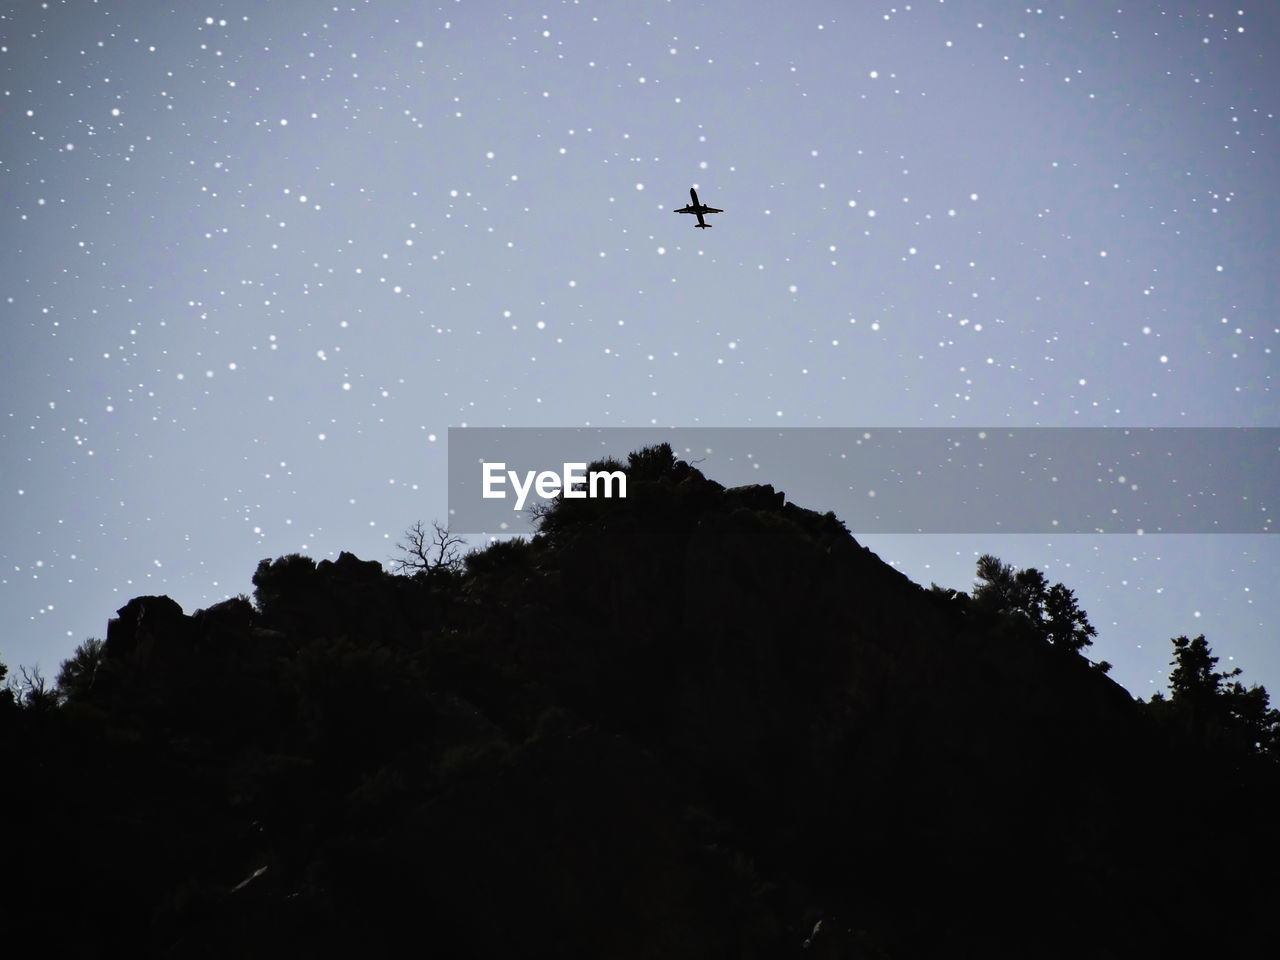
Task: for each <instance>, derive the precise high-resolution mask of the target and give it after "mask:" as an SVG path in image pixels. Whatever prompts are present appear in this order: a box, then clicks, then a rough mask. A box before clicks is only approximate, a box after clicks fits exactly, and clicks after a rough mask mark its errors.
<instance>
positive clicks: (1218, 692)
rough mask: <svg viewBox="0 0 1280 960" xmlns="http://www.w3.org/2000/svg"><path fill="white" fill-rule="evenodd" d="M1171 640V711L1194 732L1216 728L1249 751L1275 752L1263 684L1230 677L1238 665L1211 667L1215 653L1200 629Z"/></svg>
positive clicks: (1277, 730) (1279, 753)
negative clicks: (1194, 634)
mask: <svg viewBox="0 0 1280 960" xmlns="http://www.w3.org/2000/svg"><path fill="white" fill-rule="evenodd" d="M1172 642H1173V659H1172V660H1170V661H1169V665H1170V666H1171V667H1173V670H1171V671H1170V672H1169V700H1168V703H1169V705H1170V706H1171V707H1172V709H1173V710H1174V711H1175V713H1176V714H1180V715H1182V716H1184V717H1185V718H1186V722H1187V723H1188V725H1189V726H1190V727H1191V729H1193V730H1195V731H1197V732H1201V733H1219V734H1221V735H1223V736H1225V737H1227V738H1229V739H1231V740H1235V741H1236V742H1237V743H1239V744H1240V745H1242V746H1243V747H1244V749H1246V750H1248V751H1250V752H1259V753H1264V754H1268V755H1270V756H1272V757H1280V710H1275V709H1272V708H1271V706H1270V703H1271V698H1270V696H1269V695H1268V694H1267V690H1266V687H1263V686H1260V685H1254V686H1252V687H1249V688H1246V687H1245V685H1244V684H1243V683H1241V682H1240V681H1239V680H1236V679H1235V678H1236V677H1238V676H1239V675H1240V673H1241V672H1242V671H1241V669H1240V668H1239V667H1236V668H1235V669H1234V670H1228V671H1227V672H1225V673H1222V672H1219V671H1217V670H1215V669H1214V666H1215V665H1216V664H1217V663H1218V658H1217V657H1215V656H1214V655H1213V651H1212V650H1211V649H1210V647H1209V642H1208V641H1207V640H1205V638H1204V634H1200V636H1198V637H1196V638H1195V639H1194V640H1188V639H1187V638H1186V637H1185V636H1182V637H1174V638H1173V641H1172ZM1228 681H1230V682H1228ZM1157 696H1159V695H1157ZM1152 699H1153V700H1155V699H1156V698H1154V697H1153V698H1152ZM1159 699H1160V700H1163V699H1164V698H1163V697H1159Z"/></svg>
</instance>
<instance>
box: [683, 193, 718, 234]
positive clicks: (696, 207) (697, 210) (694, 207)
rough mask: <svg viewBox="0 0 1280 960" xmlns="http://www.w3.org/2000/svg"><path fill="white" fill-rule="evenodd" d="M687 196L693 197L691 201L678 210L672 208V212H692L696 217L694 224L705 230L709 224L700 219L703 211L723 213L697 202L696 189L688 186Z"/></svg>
mask: <svg viewBox="0 0 1280 960" xmlns="http://www.w3.org/2000/svg"><path fill="white" fill-rule="evenodd" d="M689 196H691V197H693V203H691V204H689V205H688V206H684V207H681V208H680V209H679V210H673V211H672V212H673V213H692V214H694V215H695V216H696V217H697V218H698V222H697V223H695V224H694V226H695V227H699V228H701V229H703V230H705V229H706V228H707V227H709V226H711V224H709V223H707V222H706V221H705V220H703V219H702V215H703V214H704V213H724V211H723V210H717V209H716V208H715V207H708V206H706V205H705V204H701V203H699V202H698V191H697V190H695V189H693V187H690V188H689Z"/></svg>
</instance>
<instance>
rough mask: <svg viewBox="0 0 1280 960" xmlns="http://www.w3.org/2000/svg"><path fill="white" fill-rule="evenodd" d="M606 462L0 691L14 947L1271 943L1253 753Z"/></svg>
mask: <svg viewBox="0 0 1280 960" xmlns="http://www.w3.org/2000/svg"><path fill="white" fill-rule="evenodd" d="M600 466H608V467H610V468H619V469H625V470H627V472H628V481H629V483H628V493H629V496H628V498H627V499H626V500H612V501H604V500H601V501H593V500H572V501H570V500H564V501H560V502H558V503H557V504H556V506H555V507H554V508H553V509H551V510H550V511H548V512H547V513H546V514H545V515H544V516H543V518H542V521H541V527H540V533H539V534H538V536H536V537H534V538H533V539H531V540H513V541H508V542H503V543H497V544H493V545H492V546H490V547H489V548H488V549H487V550H484V551H483V552H477V553H473V554H471V555H470V556H468V557H467V558H466V561H465V564H453V563H447V562H443V561H442V562H440V563H438V564H436V565H434V566H431V565H426V566H425V567H424V569H422V570H420V571H419V572H418V573H417V574H416V575H413V576H393V575H391V574H388V573H386V572H384V570H383V568H382V565H381V564H380V563H378V562H375V561H361V560H359V559H357V558H356V557H354V556H352V555H351V554H347V553H344V554H342V555H341V556H339V558H338V559H337V560H336V561H329V560H324V561H321V562H319V563H316V562H314V561H313V560H311V559H310V558H307V557H302V556H297V555H294V556H290V557H283V558H279V559H276V560H274V561H271V560H264V561H263V562H262V563H261V564H260V565H259V567H258V569H257V572H256V573H255V575H254V585H255V597H254V601H253V602H250V600H249V599H248V598H247V597H239V598H235V599H231V600H227V601H225V602H223V603H219V604H216V605H214V606H212V607H209V608H208V609H205V610H201V611H196V612H195V613H193V614H192V615H189V616H188V615H186V614H184V612H183V611H182V610H181V608H180V607H179V606H178V605H177V604H176V603H174V602H173V601H172V600H170V599H169V598H167V597H138V598H136V599H134V600H131V601H130V602H129V603H128V604H126V605H125V606H124V607H122V608H121V609H120V610H119V611H118V612H117V616H116V618H115V619H112V620H111V621H110V623H109V624H108V628H107V636H106V639H105V643H101V644H96V645H94V644H89V645H87V646H86V647H85V648H82V650H81V651H80V652H79V653H78V655H77V658H76V659H73V660H72V661H68V664H67V665H65V666H64V669H63V675H62V676H61V677H60V682H59V686H58V689H57V691H56V693H55V692H51V691H45V692H43V693H42V694H41V695H39V696H28V697H27V698H26V703H25V707H24V708H22V709H19V708H18V706H16V705H15V704H13V703H7V704H0V707H3V709H0V757H2V758H3V759H4V760H5V761H6V763H5V770H6V771H7V773H8V777H7V785H6V788H5V794H6V805H7V806H8V807H9V811H8V813H7V816H6V818H5V819H6V823H7V825H8V827H9V830H8V833H9V843H8V844H7V852H8V856H7V857H6V865H5V868H4V871H3V873H4V878H5V879H4V889H3V891H0V892H3V894H4V900H3V903H5V904H6V906H7V908H8V909H9V910H11V911H12V912H11V914H10V916H11V917H12V918H15V920H13V921H11V922H10V923H9V924H6V931H7V933H6V936H8V935H9V932H12V933H13V936H14V937H26V936H30V937H31V938H32V939H33V940H35V941H37V942H39V943H40V944H41V945H42V946H43V947H44V948H45V949H50V948H52V949H53V950H54V952H55V954H58V955H61V954H65V955H74V956H83V957H99V956H100V957H114V956H118V955H122V954H124V953H125V952H128V953H130V954H132V955H144V956H180V957H192V956H235V957H252V956H275V955H280V954H282V953H286V952H287V953H289V954H298V953H301V952H302V951H304V950H309V951H313V952H318V953H320V954H321V955H330V954H337V953H340V952H341V953H346V954H348V955H352V954H356V955H380V954H388V953H391V952H392V951H399V950H401V949H403V947H404V945H405V944H412V945H413V947H414V949H415V950H416V951H419V952H421V953H423V954H425V955H434V956H441V957H451V958H490V957H504V958H506V957H544V956H545V957H593V958H595V957H610V958H641V957H663V958H685V957H687V958H690V960H694V958H698V960H703V958H721V957H723V958H735V960H737V958H743V960H745V958H766V957H768V958H772V957H791V956H794V957H822V958H834V957H840V958H911V957H925V956H937V955H944V954H945V955H947V956H953V957H967V956H973V957H979V956H981V957H1002V956H1010V957H1012V956H1018V957H1064V958H1065V957H1072V958H1079V957H1099V958H1102V957H1117V958H1118V957H1130V956H1146V955H1156V954H1157V953H1159V952H1164V951H1173V950H1174V949H1177V950H1179V951H1187V950H1191V951H1200V952H1205V953H1209V952H1212V954H1213V955H1215V956H1247V955H1252V954H1255V953H1259V952H1261V951H1262V949H1263V946H1264V944H1270V943H1271V942H1272V941H1271V926H1270V922H1269V921H1268V919H1267V918H1268V916H1269V912H1270V910H1271V909H1272V908H1273V907H1274V904H1275V903H1276V902H1277V894H1280V883H1278V882H1277V879H1276V875H1275V864H1276V863H1277V853H1278V852H1280V826H1278V825H1277V821H1276V818H1275V817H1274V809H1275V801H1276V797H1277V786H1280V776H1278V774H1277V764H1276V763H1275V761H1274V758H1273V757H1272V756H1270V755H1259V754H1258V753H1256V752H1252V751H1250V750H1245V749H1237V748H1235V747H1232V746H1224V745H1223V744H1221V743H1219V742H1217V741H1210V740H1208V739H1206V738H1205V737H1203V736H1198V735H1196V734H1195V733H1194V731H1190V730H1189V729H1187V728H1186V725H1185V724H1180V723H1178V722H1174V721H1173V720H1171V719H1170V717H1171V716H1172V712H1171V710H1167V709H1166V710H1159V709H1153V707H1155V705H1150V704H1144V703H1142V702H1140V701H1135V700H1134V699H1133V698H1132V697H1130V695H1129V694H1128V693H1127V692H1126V691H1125V690H1124V689H1123V688H1121V687H1120V686H1118V685H1117V684H1116V683H1114V682H1113V681H1111V680H1110V679H1108V678H1107V677H1106V676H1105V675H1104V673H1103V672H1102V671H1100V670H1097V669H1094V668H1093V666H1092V665H1091V664H1090V663H1089V662H1088V661H1087V660H1085V659H1084V658H1083V657H1081V656H1079V655H1078V654H1076V653H1074V652H1069V653H1067V652H1063V651H1062V650H1060V649H1057V648H1055V647H1053V646H1051V645H1049V644H1046V643H1045V642H1043V641H1042V640H1041V639H1040V638H1039V637H1037V636H1036V635H1034V631H1032V630H1031V629H1030V628H1029V627H1028V625H1027V624H1026V623H1024V622H1022V621H1020V620H1019V618H1018V617H1016V616H1011V615H1010V614H1009V613H1008V612H1007V611H1005V612H1002V611H1000V610H995V609H991V608H990V607H989V606H984V605H983V604H980V603H978V602H976V600H975V599H972V598H969V597H968V596H966V595H965V594H956V593H954V592H953V591H945V590H941V589H936V588H935V589H924V588H922V587H920V586H918V585H916V584H914V583H912V582H911V581H910V580H908V579H907V578H906V577H904V576H903V575H902V574H900V573H899V572H897V571H895V570H893V569H892V568H891V567H889V566H887V565H886V564H885V563H883V562H882V561H881V560H880V559H879V558H878V557H876V556H875V554H873V553H871V552H870V551H868V550H867V549H865V548H864V547H862V546H861V545H860V544H859V543H858V542H857V540H856V539H855V538H854V537H853V536H851V535H850V533H849V532H848V530H846V529H845V527H844V526H843V525H842V524H841V523H840V522H839V521H838V520H837V519H836V518H835V516H834V515H833V514H830V513H828V514H819V513H815V512H813V511H810V510H806V509H803V508H800V507H798V506H796V505H794V504H791V503H787V502H786V500H785V496H784V495H783V494H782V493H780V492H776V491H774V490H773V489H772V488H771V487H768V486H752V487H740V488H735V489H725V488H724V487H722V486H721V485H720V484H717V483H716V482H714V481H713V480H710V479H708V478H707V477H705V476H704V475H703V474H702V473H701V472H700V471H698V470H697V469H696V468H694V467H692V466H690V465H688V464H686V463H683V462H680V461H677V460H676V459H675V458H674V456H673V455H672V453H671V450H670V448H669V447H666V446H665V445H664V446H661V447H657V448H650V449H647V450H644V451H640V452H638V453H634V454H632V455H631V456H630V457H629V459H628V462H627V464H625V465H622V464H618V463H609V464H603V465H600ZM1166 706H1167V705H1166ZM15 921H16V922H15ZM69 921H70V922H69ZM9 942H15V941H14V940H10V941H9Z"/></svg>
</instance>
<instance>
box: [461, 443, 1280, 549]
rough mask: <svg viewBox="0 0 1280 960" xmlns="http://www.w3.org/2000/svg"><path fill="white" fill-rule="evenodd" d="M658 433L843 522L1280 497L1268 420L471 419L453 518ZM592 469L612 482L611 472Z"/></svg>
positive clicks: (707, 470) (1233, 516) (928, 522)
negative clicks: (500, 422) (1083, 423)
mask: <svg viewBox="0 0 1280 960" xmlns="http://www.w3.org/2000/svg"><path fill="white" fill-rule="evenodd" d="M663 442H666V443H669V444H671V447H672V449H673V450H674V451H675V454H676V456H677V457H678V458H679V459H682V460H686V461H688V462H689V463H692V464H693V465H695V466H696V467H698V469H699V470H701V471H702V472H703V473H704V474H706V476H707V477H708V478H710V479H712V480H715V481H717V482H719V483H722V484H724V485H725V486H726V487H732V486H741V485H745V484H751V483H767V484H771V485H772V486H773V487H774V488H775V489H777V490H783V491H785V492H786V494H787V499H788V500H789V501H791V502H793V503H796V504H798V505H799V506H802V507H808V508H809V509H812V510H818V511H820V512H825V511H827V510H833V511H835V513H836V515H837V516H838V517H839V518H840V519H841V520H843V521H844V522H845V524H846V525H848V527H849V529H850V530H851V531H853V532H854V533H855V534H857V533H899V534H900V533H1130V534H1132V533H1147V534H1153V533H1273V532H1275V530H1276V524H1275V522H1274V520H1275V517H1276V513H1277V510H1278V509H1280V428H1274V427H1124V428H1122V427H1106V428H1100V427H1099V428H1076V427H1054V428H1040V427H1025V428H1012V429H1011V428H998V429H997V428H987V429H982V428H976V427H974V428H935V427H902V428H885V427H868V428H865V429H864V428H856V427H841V428H794V429H783V430H777V429H774V430H770V429H765V428H739V427H677V428H665V429H664V428H659V427H653V428H596V427H581V428H579V427H563V428H546V429H543V428H497V427H494V428H490V427H478V428H477V427H470V428H450V430H449V525H450V529H451V530H452V531H453V532H455V533H468V534H478V533H485V534H505V533H529V532H531V531H532V530H534V529H536V523H535V522H534V518H533V514H532V513H531V511H530V508H531V507H536V506H537V505H538V504H543V503H545V502H546V500H547V499H549V498H553V497H554V495H555V493H556V492H557V491H558V490H559V489H560V487H561V485H562V484H563V478H564V476H565V475H566V474H568V475H569V477H570V480H571V481H572V483H571V486H572V487H573V492H574V493H575V494H577V493H585V494H586V495H591V494H592V491H591V490H590V489H588V488H589V486H590V482H591V480H592V478H589V477H588V476H587V475H586V474H587V471H586V467H587V465H588V464H590V463H591V462H592V461H599V460H604V459H607V458H610V457H612V458H613V459H615V460H617V461H619V462H621V463H622V464H624V465H625V464H626V461H627V454H629V453H631V452H632V451H635V450H639V449H641V448H643V447H647V446H653V445H656V444H659V443H663ZM499 465H501V466H499ZM594 481H595V487H596V489H595V491H594V495H596V496H607V495H611V496H615V497H616V496H619V495H621V494H622V491H621V490H620V489H619V487H620V486H621V483H620V481H619V480H618V478H617V477H612V478H610V477H596V478H594ZM486 493H488V494H489V495H488V496H486V495H485V494H486ZM522 493H523V496H521V494H522ZM542 494H547V495H548V496H543V495H542Z"/></svg>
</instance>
